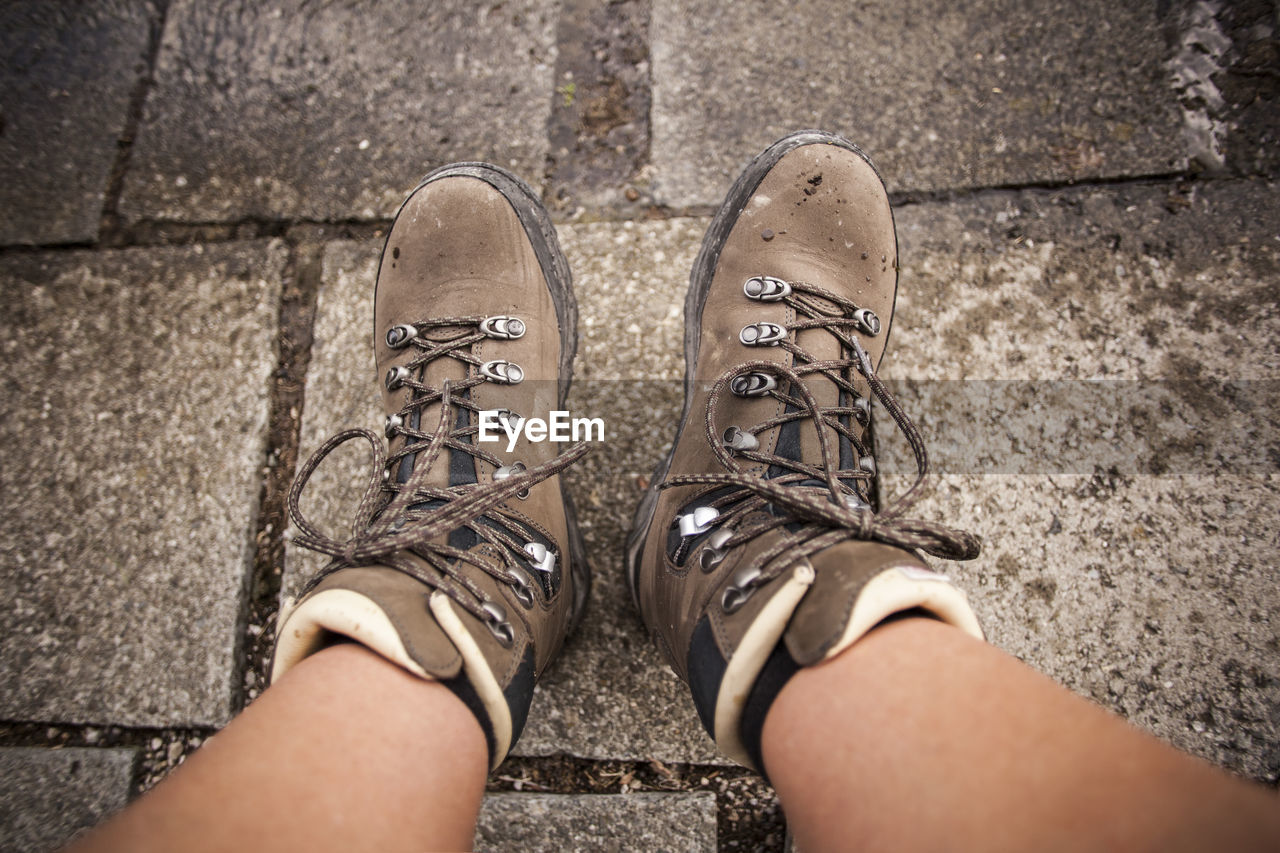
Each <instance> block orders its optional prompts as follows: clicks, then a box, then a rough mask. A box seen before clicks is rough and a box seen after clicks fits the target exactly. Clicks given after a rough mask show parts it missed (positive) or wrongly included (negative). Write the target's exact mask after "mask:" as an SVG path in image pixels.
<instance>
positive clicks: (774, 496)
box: [660, 278, 982, 585]
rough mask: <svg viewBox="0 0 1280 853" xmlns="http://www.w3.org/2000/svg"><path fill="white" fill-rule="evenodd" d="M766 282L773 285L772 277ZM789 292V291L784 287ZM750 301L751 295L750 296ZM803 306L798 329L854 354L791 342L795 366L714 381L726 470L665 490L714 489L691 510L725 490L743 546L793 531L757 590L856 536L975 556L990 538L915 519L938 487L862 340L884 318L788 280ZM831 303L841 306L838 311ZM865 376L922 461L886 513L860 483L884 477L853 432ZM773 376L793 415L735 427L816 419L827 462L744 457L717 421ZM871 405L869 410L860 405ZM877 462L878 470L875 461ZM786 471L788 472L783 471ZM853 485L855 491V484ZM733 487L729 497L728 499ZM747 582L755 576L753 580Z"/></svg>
mask: <svg viewBox="0 0 1280 853" xmlns="http://www.w3.org/2000/svg"><path fill="white" fill-rule="evenodd" d="M761 280H764V279H763V278H762V279H761ZM775 290H777V291H779V292H781V291H782V290H783V289H782V288H775ZM748 296H751V292H750V291H748ZM779 298H781V299H784V300H785V301H786V302H787V303H788V304H789V305H790V306H791V307H792V308H794V309H795V310H796V314H797V319H796V320H795V321H794V322H791V323H788V326H787V328H788V329H789V330H798V329H818V328H821V329H825V330H826V331H828V332H829V333H830V334H832V335H833V336H835V337H836V338H837V339H838V340H839V341H840V343H841V349H842V352H843V353H845V354H846V355H845V356H844V357H842V358H839V359H834V360H825V361H818V360H816V359H814V358H812V357H811V356H810V355H809V354H808V353H806V352H805V351H804V350H803V349H801V348H800V347H799V346H798V345H797V344H794V343H787V344H784V346H785V348H786V349H787V350H788V352H790V353H791V354H792V356H793V359H792V363H791V364H780V363H778V362H776V361H746V362H742V363H739V364H737V365H735V366H733V367H731V368H729V369H728V370H726V371H725V372H724V373H722V374H721V375H720V376H719V377H718V378H717V379H716V380H715V382H714V383H713V384H712V387H711V391H710V393H709V395H708V397H707V402H706V417H705V418H704V429H705V432H706V440H707V444H708V445H709V446H710V448H711V451H712V453H714V454H715V457H716V460H717V461H718V462H719V463H720V464H721V465H722V466H723V468H724V472H723V473H705V474H691V475H684V476H675V477H670V478H669V479H667V481H666V482H664V483H662V484H661V486H660V488H663V489H668V488H673V487H678V486H694V485H700V486H706V487H707V488H706V489H702V490H698V492H697V494H695V495H693V496H692V497H691V498H690V500H689V504H687V505H694V504H700V503H703V502H705V501H706V500H707V499H706V497H705V496H706V495H709V494H710V493H713V492H714V493H717V495H718V497H716V499H715V500H714V501H711V504H712V505H713V506H714V507H715V508H716V509H717V510H719V512H720V514H721V517H720V519H719V522H718V523H723V524H724V525H725V526H726V527H730V526H731V527H734V529H735V530H736V532H735V533H734V535H733V541H734V543H735V545H736V544H740V543H743V542H746V541H748V540H750V539H754V538H756V537H758V536H760V535H762V534H764V533H766V532H768V531H771V530H776V529H778V528H781V527H786V528H787V533H786V535H783V536H781V537H779V538H778V540H777V541H776V542H774V543H773V544H771V545H770V546H769V547H768V548H767V549H765V550H764V551H763V552H761V553H759V554H757V555H756V557H755V558H754V559H753V560H752V561H751V563H750V564H749V565H747V566H744V567H743V568H742V569H741V570H740V571H742V572H745V573H747V574H751V573H753V572H756V571H759V572H760V574H759V575H758V576H755V575H753V577H756V578H757V579H756V580H754V581H753V583H754V584H756V585H760V584H763V583H767V582H768V581H769V580H772V579H773V578H775V577H777V576H778V575H779V574H780V573H781V572H782V571H784V570H785V569H786V568H788V567H789V566H791V565H792V564H794V563H795V562H797V561H798V560H800V559H802V558H804V557H807V556H809V555H811V554H815V553H817V552H819V551H821V550H823V549H825V548H827V547H830V546H831V545H834V544H836V543H838V542H841V541H847V540H861V541H875V542H882V543H884V544H887V545H893V546H896V547H899V548H903V549H905V550H908V551H920V552H923V553H925V554H930V555H933V556H935V557H941V558H943V559H948V560H970V559H973V558H974V557H977V556H978V554H979V553H980V551H981V547H982V546H981V541H980V540H979V539H978V537H976V536H974V535H973V534H971V533H967V532H964V531H961V530H956V529H953V528H951V527H947V526H945V525H941V524H936V523H933V522H928V521H923V520H920V519H913V518H907V517H906V512H907V511H908V510H909V509H910V508H911V507H912V506H913V505H914V504H915V503H916V502H917V501H918V500H919V498H920V496H921V495H922V494H923V493H924V491H925V489H926V488H927V485H928V481H929V457H928V452H927V451H926V449H925V446H924V439H923V437H922V436H921V435H920V431H919V430H918V429H917V428H916V426H915V423H914V422H913V421H912V420H911V419H910V417H908V416H907V414H906V412H905V411H904V410H903V408H902V406H901V405H899V403H898V401H897V400H896V399H895V398H894V396H893V394H892V393H890V391H889V389H888V388H886V387H885V385H884V383H883V382H882V381H881V379H880V377H879V376H878V375H877V374H876V372H875V369H874V367H873V365H872V363H871V358H870V356H868V354H867V352H866V350H865V349H864V348H863V346H862V344H861V343H860V342H859V341H858V339H857V337H855V336H853V335H852V334H850V332H853V331H861V332H863V333H870V334H875V333H878V332H879V322H878V318H877V321H876V323H875V324H874V325H875V327H876V328H875V332H871V330H870V328H869V326H870V325H872V324H870V321H869V320H868V319H867V315H870V316H871V317H874V316H875V315H874V314H871V313H870V312H868V311H866V309H863V308H860V307H859V306H857V305H855V304H854V303H853V302H851V301H849V300H848V299H844V298H843V297H840V296H838V295H837V294H834V293H831V292H830V291H827V290H825V289H823V288H820V287H817V286H816V285H811V284H808V283H805V282H790V283H787V293H786V294H785V295H784V296H781V297H779ZM830 306H834V307H835V308H834V310H832V308H831V307H830ZM855 372H856V374H858V375H860V376H861V378H862V379H863V380H865V382H866V387H867V388H869V389H870V392H871V395H872V396H873V397H874V398H875V399H876V400H878V401H879V402H880V404H881V405H882V406H883V407H884V409H885V411H886V412H887V413H888V415H889V417H890V418H891V419H892V420H893V422H894V423H895V424H896V425H897V426H898V428H899V430H900V431H901V432H902V434H903V436H904V437H905V438H906V440H907V443H908V444H909V445H910V446H911V450H912V453H913V455H914V457H915V462H916V478H915V481H914V482H913V483H912V485H911V487H910V488H909V489H908V490H907V491H906V492H905V493H904V494H903V495H901V496H900V497H899V498H897V499H896V500H895V501H893V502H892V503H890V504H889V505H888V506H887V507H885V509H884V510H882V511H881V512H880V513H878V514H877V513H874V512H872V511H871V510H870V508H869V505H868V504H867V503H866V500H865V499H864V497H863V495H862V494H861V492H860V490H861V488H862V487H861V486H860V485H857V484H859V483H869V482H870V481H871V480H873V479H874V478H875V476H876V466H875V464H874V458H873V457H871V456H870V454H869V453H862V452H861V451H862V449H863V448H862V446H861V443H860V442H859V441H858V436H857V435H856V434H855V432H854V429H855V428H853V427H850V426H846V424H845V422H844V421H845V420H846V419H852V420H854V421H856V422H857V425H858V426H862V425H865V423H866V418H865V413H866V412H867V410H868V407H867V405H866V403H865V400H864V399H863V398H862V397H861V395H860V394H859V393H858V390H857V388H856V387H855V385H854V379H853V374H854V373H855ZM748 375H753V376H758V375H764V376H768V377H770V378H771V379H772V380H773V381H772V382H771V383H769V384H770V387H769V388H768V390H767V391H766V392H765V393H766V394H768V395H771V396H773V397H775V398H777V399H778V401H779V403H781V404H784V405H782V406H780V410H783V413H782V414H780V415H777V416H775V417H773V418H771V419H770V420H768V421H765V422H764V423H761V424H758V425H755V426H752V427H750V429H745V428H743V427H736V426H735V427H730V431H731V432H732V434H733V435H737V434H738V433H742V434H748V433H749V434H751V435H759V434H761V433H762V432H764V431H765V430H768V429H772V428H777V427H781V426H783V425H784V424H786V423H789V422H792V421H797V420H810V421H812V422H813V423H814V426H815V428H816V432H817V438H818V456H819V459H818V460H817V464H814V463H812V462H806V461H804V460H797V459H791V458H787V457H784V456H782V455H779V454H777V453H766V452H764V451H763V450H757V449H755V448H753V452H751V453H742V452H740V451H739V452H736V453H735V452H734V451H735V447H734V445H733V442H732V441H731V440H729V439H728V438H727V436H729V435H730V433H728V432H723V431H722V430H721V427H720V425H719V424H718V423H717V420H716V412H717V410H718V407H719V402H720V400H721V398H722V396H723V395H724V393H725V392H726V391H729V392H730V393H737V389H736V384H735V383H737V384H741V382H740V377H743V376H748ZM817 377H821V378H825V379H827V380H828V381H831V382H833V383H834V384H835V385H836V386H837V387H838V388H839V390H840V392H841V397H842V399H844V398H846V397H852V398H853V400H854V401H855V402H854V403H853V404H852V405H843V404H841V405H838V406H827V407H824V406H820V405H819V404H818V401H817V398H816V397H815V396H814V393H813V392H812V391H811V390H810V388H809V381H811V380H812V379H814V378H817ZM860 404H861V405H860ZM841 438H843V439H844V440H846V441H849V442H851V443H852V444H853V447H854V454H853V457H854V460H855V465H856V468H855V469H854V470H842V469H841V468H840V464H839V460H840V439H841ZM868 460H870V464H868ZM748 465H751V466H760V465H765V466H767V467H768V468H769V469H773V470H774V472H775V473H773V474H772V475H770V476H765V475H763V474H756V473H751V472H750V471H749V470H748V467H747V466H748ZM779 470H781V471H782V472H783V473H777V472H778V471H779ZM851 483H852V484H853V485H850V484H851ZM726 490H727V492H728V493H727V494H725V492H726ZM744 576H745V575H744Z"/></svg>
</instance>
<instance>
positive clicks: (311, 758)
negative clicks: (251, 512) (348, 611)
mask: <svg viewBox="0 0 1280 853" xmlns="http://www.w3.org/2000/svg"><path fill="white" fill-rule="evenodd" d="M487 775H488V748H487V747H486V745H485V740H484V734H483V732H482V731H481V729H480V725H479V723H478V722H477V721H476V719H475V717H474V716H473V715H472V714H471V712H470V711H469V710H467V708H466V706H465V705H463V704H462V702H461V701H460V700H459V699H458V698H457V697H456V696H454V695H453V694H452V693H451V692H450V691H449V690H448V689H447V688H445V687H443V686H441V685H440V684H437V683H435V682H430V681H424V680H422V679H420V678H417V677H415V676H413V675H410V674H409V673H407V672H405V671H404V670H402V669H400V668H399V667H397V666H395V665H393V664H391V663H388V662H387V661H385V660H384V659H382V658H381V657H379V656H377V655H376V654H374V653H373V652H370V651H368V650H367V649H365V648H364V647H362V646H357V645H352V644H343V645H337V646H332V647H330V648H327V649H325V650H324V651H321V652H319V653H318V654H316V655H313V656H312V657H309V658H307V659H305V660H304V661H302V662H301V663H300V664H298V666H296V667H295V668H294V669H292V670H290V671H289V672H288V673H287V674H286V675H285V676H284V677H283V678H281V679H280V681H279V682H278V683H277V684H275V685H273V686H272V687H271V688H270V689H268V690H267V691H266V692H264V693H263V694H262V696H261V697H260V698H259V699H258V700H257V701H255V702H254V703H253V704H252V705H250V706H249V707H248V708H247V709H245V711H244V713H243V714H241V715H240V716H239V717H237V718H236V719H235V720H233V721H232V722H231V723H230V724H229V725H228V726H227V727H226V728H225V729H223V730H222V731H221V732H219V733H218V734H217V735H216V736H214V737H213V738H211V739H210V740H209V741H208V742H207V743H206V744H205V745H204V746H203V747H202V748H201V749H200V750H198V751H197V752H196V753H195V754H194V755H192V756H191V757H190V758H189V759H188V760H187V761H186V762H185V763H184V764H183V765H182V766H181V767H180V768H178V769H177V770H176V771H175V772H174V773H173V774H172V775H171V776H170V777H169V778H167V779H165V780H164V781H163V782H161V783H160V784H159V785H157V786H156V787H155V788H154V789H153V790H152V791H150V792H149V793H147V794H146V795H144V796H143V797H141V798H140V799H139V800H137V801H136V802H134V803H133V804H132V805H130V806H129V807H128V808H126V809H125V810H124V811H123V812H122V813H121V814H119V815H118V816H116V817H115V818H114V819H112V820H111V821H108V822H107V823H106V824H104V825H103V826H102V827H99V828H98V829H97V830H95V831H94V832H93V833H91V834H90V835H89V836H87V837H86V838H84V839H83V840H81V841H80V842H79V843H77V844H76V845H74V846H73V847H72V848H70V849H71V850H73V851H75V853H85V852H86V851H106V850H131V851H149V850H156V851H161V850H164V851H172V850H189V851H206V850H209V851H212V850H234V851H244V850H308V851H311V850H316V851H324V850H333V851H344V853H349V851H352V850H380V851H382V850H386V851H392V850H464V849H465V850H469V849H471V845H472V843H473V834H474V831H475V821H476V815H477V814H478V812H479V809H480V800H481V797H482V796H483V794H484V783H485V778H486V776H487Z"/></svg>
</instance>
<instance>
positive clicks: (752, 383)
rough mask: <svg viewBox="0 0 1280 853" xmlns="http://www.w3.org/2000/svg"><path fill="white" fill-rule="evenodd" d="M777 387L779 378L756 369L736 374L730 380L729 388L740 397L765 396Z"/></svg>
mask: <svg viewBox="0 0 1280 853" xmlns="http://www.w3.org/2000/svg"><path fill="white" fill-rule="evenodd" d="M777 387H778V380H777V379H774V378H773V377H772V376H770V375H769V374H767V373H760V372H758V371H754V370H753V371H751V372H750V373H744V374H742V375H741V376H735V377H733V379H732V380H731V381H730V382H729V390H730V391H732V392H733V393H734V394H735V395H737V396H739V397H763V396H764V395H765V394H768V393H769V392H770V391H772V390H773V389H774V388H777Z"/></svg>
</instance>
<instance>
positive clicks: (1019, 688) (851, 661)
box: [763, 618, 1280, 853]
mask: <svg viewBox="0 0 1280 853" xmlns="http://www.w3.org/2000/svg"><path fill="white" fill-rule="evenodd" d="M763 749H764V761H765V766H766V768H767V770H768V772H769V776H770V779H771V781H772V782H773V784H774V787H775V788H776V790H777V791H778V796H779V798H780V799H781V801H782V806H783V810H784V811H785V813H786V815H787V818H788V822H789V825H790V826H791V828H792V831H793V832H794V834H795V838H796V842H797V846H798V847H799V848H800V849H801V850H803V851H805V853H813V851H822V850H847V849H858V850H984V851H989V850H1032V849H1035V850H1045V849H1070V850H1126V851H1138V850H1161V851H1167V850H1210V849H1216V850H1247V849H1265V850H1280V797H1278V796H1277V795H1276V794H1275V793H1274V792H1272V791H1269V790H1267V789H1265V788H1263V787H1262V786H1259V785H1255V784H1253V783H1250V782H1246V781H1244V780H1241V779H1238V778H1235V777H1232V776H1229V775H1227V774H1226V773H1225V772H1223V771H1221V770H1219V769H1217V768H1215V767H1212V766H1210V765H1209V764H1206V763H1204V762H1202V761H1200V760H1198V759H1195V758H1192V757H1191V756H1189V755H1186V754H1183V753H1181V752H1179V751H1178V750H1176V749H1174V748H1172V747H1170V746H1167V745H1166V744H1164V743H1162V742H1160V741H1158V740H1156V739H1155V738H1153V737H1151V736H1149V735H1147V734H1145V733H1143V732H1140V731H1138V730H1137V729H1135V728H1133V727H1131V726H1130V725H1129V724H1128V723H1126V722H1124V721H1123V720H1121V719H1120V718H1119V717H1116V716H1114V715H1113V714H1110V713H1108V712H1107V711H1105V710H1103V709H1102V708H1100V707H1098V706H1097V705H1094V704H1093V703H1091V702H1088V701H1086V700H1084V699H1082V698H1080V697H1078V696H1076V695H1075V694H1073V693H1071V692H1070V691H1068V690H1067V689H1065V688H1063V687H1061V686H1059V685H1058V684H1056V683H1054V682H1053V681H1051V680H1049V679H1048V678H1046V677H1045V676H1043V675H1041V674H1040V673H1038V672H1036V671H1035V670H1033V669H1031V668H1030V667H1028V666H1026V665H1025V664H1023V663H1021V662H1020V661H1018V660H1016V659H1014V658H1012V657H1009V656H1008V655H1006V654H1004V653H1003V652H1001V651H999V650H998V649H996V648H994V647H993V646H990V645H987V644H984V643H980V642H978V641H977V640H974V639H973V638H971V637H969V636H967V635H966V634H963V633H962V632H961V631H959V630H958V629H955V628H952V627H950V626H948V625H945V624H943V623H941V622H936V621H934V620H931V619H926V618H907V619H902V620H899V621H893V622H888V623H886V624H884V625H882V626H880V627H878V628H876V629H875V630H874V631H872V632H871V633H870V634H868V635H867V636H866V637H864V638H863V639H862V640H860V641H858V642H857V643H855V644H854V645H853V646H852V647H850V648H849V649H847V650H845V651H844V652H842V653H841V654H839V655H837V656H836V657H835V658H834V659H832V660H830V661H826V662H824V663H822V664H820V665H818V666H814V667H810V668H807V669H803V670H801V671H800V672H799V673H797V674H796V675H795V676H794V677H793V678H792V679H791V681H790V682H789V683H788V684H787V685H786V686H785V687H784V688H783V689H782V691H781V692H780V693H779V694H778V697H777V699H776V700H775V701H774V704H773V707H772V708H771V709H770V710H769V714H768V716H767V717H766V719H765V725H764V734H763Z"/></svg>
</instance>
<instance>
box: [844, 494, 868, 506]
mask: <svg viewBox="0 0 1280 853" xmlns="http://www.w3.org/2000/svg"><path fill="white" fill-rule="evenodd" d="M844 505H845V506H847V507H848V508H849V509H871V504H869V503H867V502H866V501H864V500H863V499H862V498H861V497H860V496H858V495H845V496H844Z"/></svg>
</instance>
